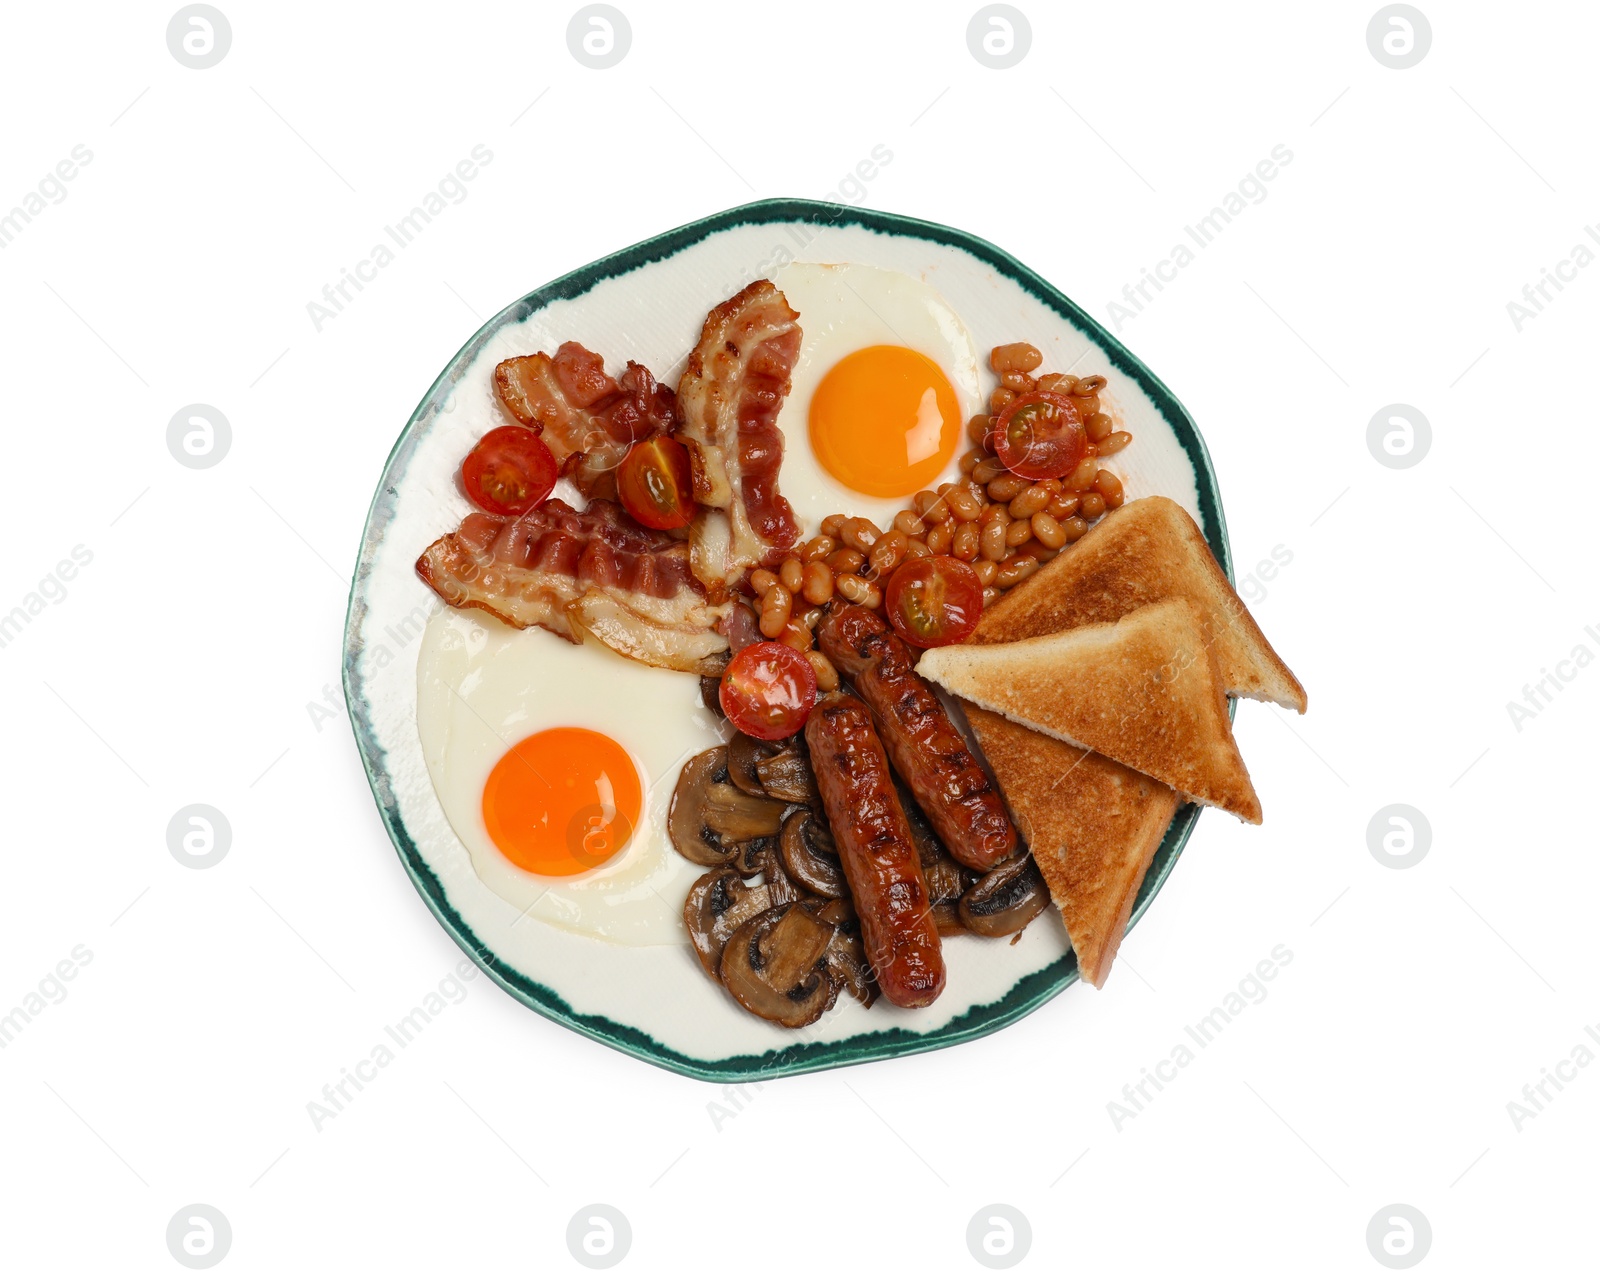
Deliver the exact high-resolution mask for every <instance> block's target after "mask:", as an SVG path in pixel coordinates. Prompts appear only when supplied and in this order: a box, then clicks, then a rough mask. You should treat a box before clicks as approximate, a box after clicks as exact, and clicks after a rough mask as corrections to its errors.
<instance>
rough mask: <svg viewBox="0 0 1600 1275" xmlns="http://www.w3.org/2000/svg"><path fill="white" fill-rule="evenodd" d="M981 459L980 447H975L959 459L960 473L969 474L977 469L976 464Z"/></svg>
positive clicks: (982, 455) (982, 456)
mask: <svg viewBox="0 0 1600 1275" xmlns="http://www.w3.org/2000/svg"><path fill="white" fill-rule="evenodd" d="M983 458H984V452H983V449H982V448H981V447H975V448H973V449H972V450H971V451H970V452H966V453H964V454H963V455H962V457H961V472H962V473H963V474H970V473H971V472H972V471H973V470H974V469H976V468H977V467H978V462H979V461H980V460H982V459H983Z"/></svg>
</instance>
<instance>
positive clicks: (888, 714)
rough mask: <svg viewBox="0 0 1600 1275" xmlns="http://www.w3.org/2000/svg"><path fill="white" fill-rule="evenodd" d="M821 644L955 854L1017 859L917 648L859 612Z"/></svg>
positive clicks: (845, 612) (994, 801)
mask: <svg viewBox="0 0 1600 1275" xmlns="http://www.w3.org/2000/svg"><path fill="white" fill-rule="evenodd" d="M1023 525H1024V526H1026V525H1027V524H1026V523H1024V524H1023ZM817 641H818V643H819V644H820V645H821V647H822V650H823V653H824V654H825V655H827V657H828V658H829V659H830V660H832V661H833V664H834V667H835V668H837V669H838V670H839V671H840V672H841V673H843V674H845V675H846V676H847V677H849V678H851V679H852V680H853V681H854V683H855V688H856V693H857V694H859V695H860V696H861V698H862V699H864V700H865V701H866V702H867V706H868V707H869V708H870V709H871V710H872V715H873V717H874V719H875V720H876V721H877V724H878V731H879V733H880V734H881V735H882V737H883V744H884V748H885V749H886V750H887V752H888V755H889V758H890V760H891V761H893V762H894V766H895V769H896V770H897V771H898V772H899V773H900V777H901V778H902V779H904V780H905V781H906V783H907V784H908V785H909V786H910V788H911V791H912V792H913V793H914V794H915V795H916V798H917V804H918V805H920V806H921V807H922V810H923V813H924V814H926V815H927V816H928V822H929V823H931V824H932V825H933V827H934V831H935V832H937V833H938V834H939V837H940V839H941V840H942V841H943V842H944V843H945V846H946V847H947V848H948V849H949V851H950V853H951V854H952V855H953V856H955V858H957V859H958V860H960V861H961V862H962V863H964V864H966V865H967V867H969V868H975V869H977V870H978V871H980V872H987V871H988V870H989V869H990V868H992V867H993V866H994V865H995V864H997V863H999V862H1000V861H1001V860H1002V859H1008V858H1010V857H1011V856H1012V855H1013V854H1015V853H1016V850H1017V830H1016V829H1015V828H1014V827H1012V826H1011V819H1010V816H1008V815H1007V814H1006V808H1005V803H1004V802H1003V801H1002V800H1001V799H1000V792H999V790H998V789H997V788H996V787H995V786H994V783H993V782H992V781H991V780H990V779H989V776H988V775H987V774H986V773H985V772H984V769H983V767H982V766H980V765H979V764H978V759H977V758H976V757H974V756H973V755H972V750H971V749H969V748H968V747H967V743H966V740H965V739H964V738H962V735H961V732H960V731H959V730H957V729H956V727H955V723H954V722H952V721H951V720H950V715H949V714H948V713H947V712H945V709H944V705H943V704H941V703H940V702H939V697H938V696H937V695H935V694H934V692H933V688H932V687H930V686H929V685H928V684H927V682H925V681H923V679H922V678H921V677H920V676H919V675H918V674H917V672H916V662H917V660H916V656H915V655H914V654H913V653H912V650H911V648H910V647H908V646H907V645H906V644H905V643H904V642H903V641H901V640H900V638H899V636H898V635H897V634H896V633H894V631H893V630H891V629H890V628H889V626H888V624H886V623H885V622H884V620H883V619H882V617H880V616H878V615H875V614H874V613H873V612H871V611H868V610H867V609H866V608H864V607H854V606H852V607H841V608H839V609H837V610H835V611H833V612H830V613H829V614H828V615H827V616H825V617H824V618H823V621H822V623H821V624H820V625H818V626H817Z"/></svg>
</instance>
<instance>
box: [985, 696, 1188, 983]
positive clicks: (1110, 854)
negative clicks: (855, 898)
mask: <svg viewBox="0 0 1600 1275" xmlns="http://www.w3.org/2000/svg"><path fill="white" fill-rule="evenodd" d="M963 707H964V708H965V711H966V717H967V724H968V725H969V726H971V727H972V733H973V735H974V737H975V738H976V739H977V741H978V744H979V746H980V747H981V748H982V749H983V755H984V757H985V759H987V761H988V762H989V765H990V767H991V768H992V769H993V771H994V775H995V779H996V780H997V781H998V783H999V784H1000V787H1001V790H1002V791H1003V792H1004V793H1005V794H1006V798H1007V802H1008V804H1009V806H1010V807H1011V813H1012V815H1013V816H1014V817H1015V818H1016V821H1017V830H1018V832H1020V833H1021V834H1022V838H1023V840H1024V841H1026V842H1027V843H1028V847H1029V849H1030V850H1031V851H1032V853H1033V860H1034V862H1035V863H1036V864H1037V865H1038V867H1039V870H1040V871H1041V872H1042V873H1043V874H1044V879H1045V882H1046V883H1047V884H1048V886H1049V888H1050V898H1051V899H1053V900H1054V901H1055V904H1056V906H1057V907H1058V908H1059V909H1060V911H1061V919H1062V921H1063V922H1064V923H1065V924H1066V927H1067V935H1068V937H1069V938H1070V939H1071V940H1072V949H1073V951H1074V952H1076V953H1077V955H1078V969H1079V970H1080V971H1081V972H1082V974H1083V977H1084V980H1085V981H1086V982H1088V983H1090V984H1092V985H1093V986H1095V987H1101V986H1103V985H1104V984H1105V981H1106V975H1107V974H1109V973H1110V972H1111V962H1112V960H1113V959H1114V958H1115V957H1116V954H1117V948H1118V946H1119V945H1120V944H1121V942H1122V935H1123V931H1125V930H1126V929H1127V928H1128V916H1129V914H1130V913H1131V912H1132V911H1133V901H1134V898H1135V896H1136V895H1137V894H1138V893H1139V885H1140V883H1141V882H1142V881H1143V880H1144V874H1145V873H1146V871H1148V870H1149V867H1150V861H1151V860H1152V859H1153V858H1154V857H1155V853H1156V850H1157V849H1158V848H1159V847H1160V845H1161V838H1162V837H1163V836H1164V835H1165V834H1166V831H1167V825H1168V824H1169V823H1171V822H1172V816H1173V815H1174V814H1175V813H1177V809H1178V794H1177V793H1176V792H1174V791H1173V790H1172V789H1171V788H1169V787H1167V785H1166V784H1163V783H1161V782H1160V781H1159V780H1155V779H1152V778H1150V776H1148V775H1141V774H1140V773H1139V772H1138V771H1136V770H1130V769H1129V768H1128V767H1126V766H1123V765H1121V764H1120V763H1118V762H1114V761H1112V760H1111V759H1110V758H1107V757H1102V756H1101V755H1100V754H1098V753H1091V752H1088V751H1086V750H1084V749H1081V748H1074V747H1073V746H1072V745H1071V744H1063V743H1062V742H1061V741H1060V740H1058V739H1052V738H1050V737H1049V736H1048V735H1041V734H1039V733H1038V732H1037V731H1033V730H1029V729H1028V728H1027V727H1026V726H1019V725H1017V724H1016V723H1015V722H1013V721H1010V720H1009V719H1007V718H1005V717H1002V716H1001V715H1000V714H999V713H991V712H988V711H987V710H986V709H981V708H979V707H978V706H977V705H976V704H967V705H964V706H963Z"/></svg>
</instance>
